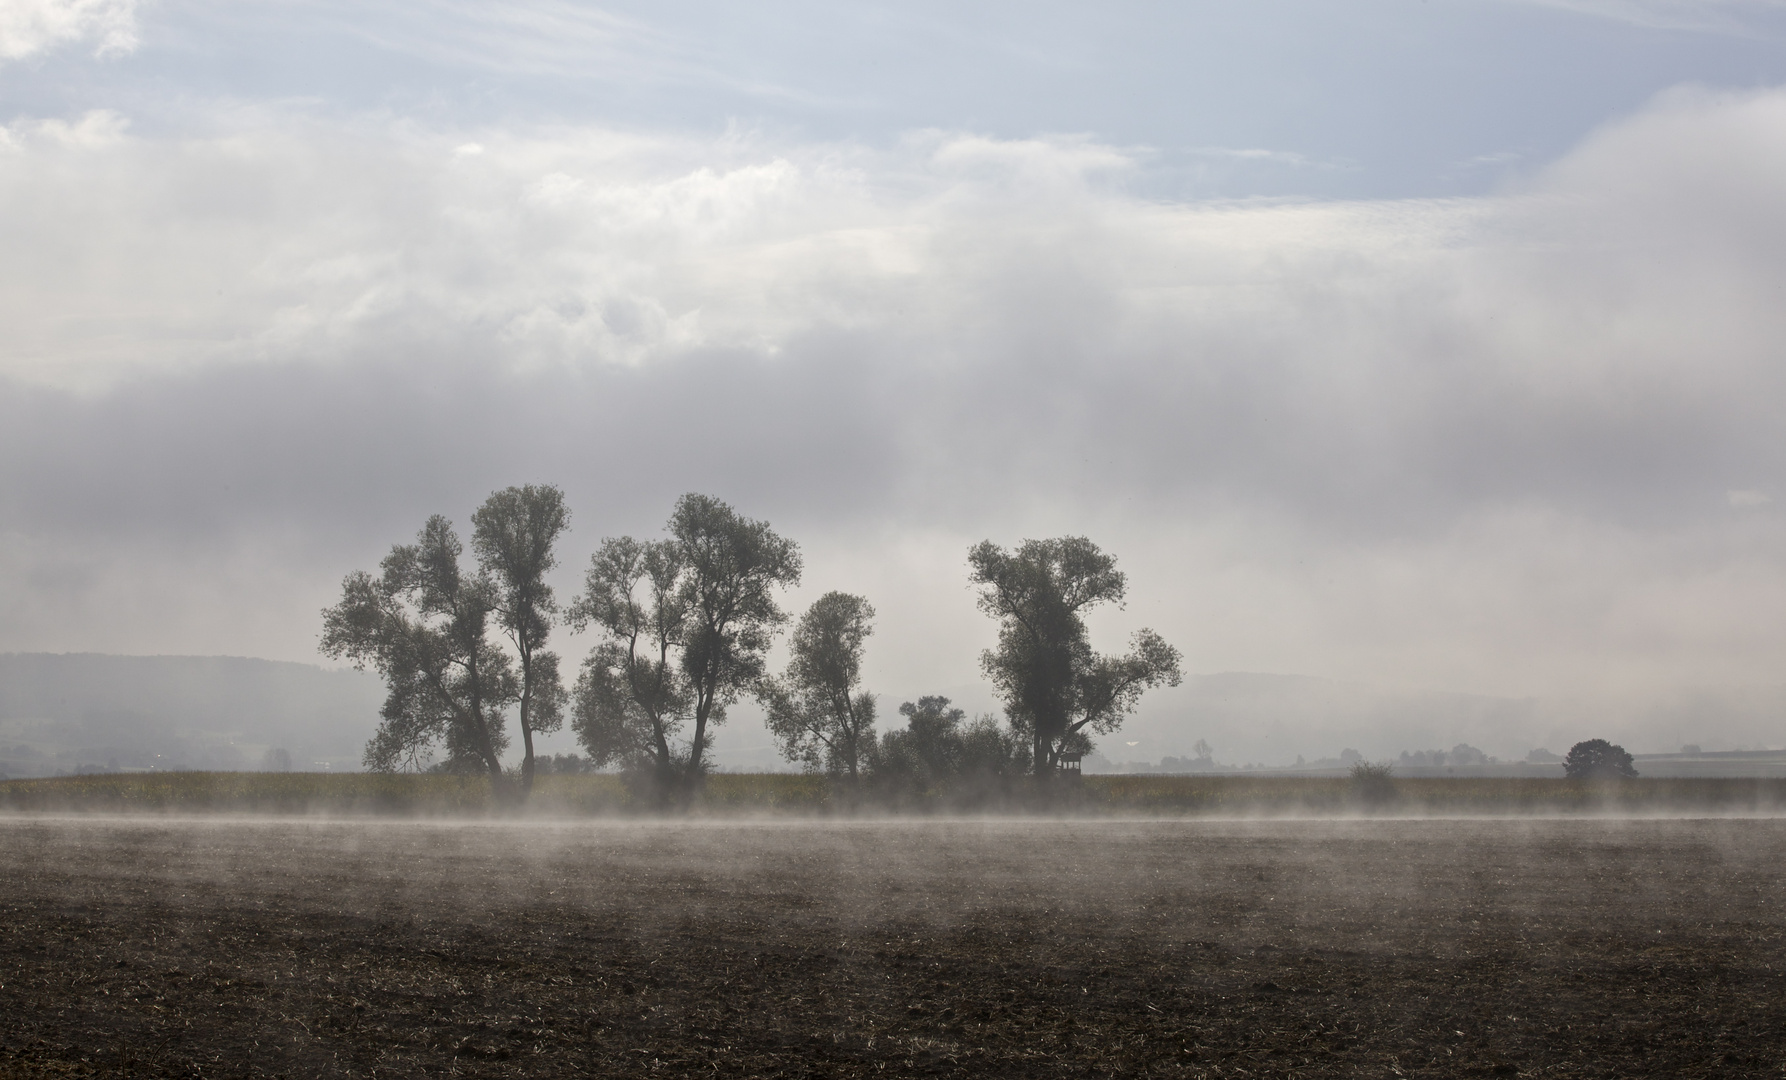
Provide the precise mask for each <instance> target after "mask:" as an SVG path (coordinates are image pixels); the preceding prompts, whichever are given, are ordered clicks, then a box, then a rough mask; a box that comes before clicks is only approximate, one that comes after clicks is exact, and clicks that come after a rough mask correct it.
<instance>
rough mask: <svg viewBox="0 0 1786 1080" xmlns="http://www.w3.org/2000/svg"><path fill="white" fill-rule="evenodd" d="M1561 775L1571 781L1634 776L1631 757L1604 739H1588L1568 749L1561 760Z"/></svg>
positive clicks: (1623, 749)
mask: <svg viewBox="0 0 1786 1080" xmlns="http://www.w3.org/2000/svg"><path fill="white" fill-rule="evenodd" d="M1563 775H1565V776H1567V777H1568V778H1569V779H1571V780H1622V779H1624V778H1626V777H1631V776H1636V775H1637V770H1636V769H1634V768H1632V767H1631V755H1630V754H1629V753H1626V751H1625V748H1624V747H1622V746H1615V745H1613V744H1612V743H1609V742H1607V741H1606V740H1605V739H1589V740H1587V741H1586V742H1578V743H1576V744H1575V745H1574V746H1571V747H1570V748H1569V753H1568V754H1567V755H1565V756H1564V758H1563Z"/></svg>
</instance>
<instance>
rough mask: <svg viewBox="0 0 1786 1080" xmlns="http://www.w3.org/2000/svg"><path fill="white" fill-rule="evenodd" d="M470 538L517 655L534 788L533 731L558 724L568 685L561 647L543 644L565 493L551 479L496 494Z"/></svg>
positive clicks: (526, 769)
mask: <svg viewBox="0 0 1786 1080" xmlns="http://www.w3.org/2000/svg"><path fill="white" fill-rule="evenodd" d="M471 524H472V538H471V544H472V548H473V550H474V551H476V552H477V556H478V566H479V569H480V572H481V573H483V574H484V575H485V576H486V577H487V578H488V579H489V582H490V585H491V590H490V591H491V595H492V596H493V597H494V600H495V608H494V614H495V616H496V622H497V625H498V626H499V627H501V629H502V632H503V634H504V635H506V636H507V637H508V640H509V643H510V644H511V645H512V646H513V647H514V650H515V656H516V658H517V659H518V660H519V661H520V663H519V679H520V687H519V691H518V694H517V700H516V704H517V715H516V719H517V721H518V722H519V723H518V726H519V727H520V729H521V742H522V757H521V789H522V791H524V792H525V791H531V790H532V789H533V771H534V757H533V737H534V735H536V734H549V733H551V732H553V731H557V730H558V728H559V727H560V726H561V725H562V724H563V722H564V697H565V694H564V685H563V683H562V682H561V681H560V680H559V675H558V655H557V654H556V653H550V652H546V651H545V648H544V646H545V643H546V639H547V638H548V637H550V636H551V633H552V625H553V623H555V622H556V621H557V616H558V604H557V602H556V600H555V598H554V596H553V594H552V586H550V585H548V584H546V574H548V573H549V572H551V570H552V569H553V568H554V567H556V566H557V565H558V557H557V555H556V554H554V553H553V551H552V548H553V545H555V544H556V543H557V542H558V537H559V536H560V535H562V534H563V533H564V531H565V529H567V528H569V527H570V511H569V509H567V508H566V507H565V505H564V493H563V492H562V491H560V490H558V489H557V488H555V487H552V486H551V485H549V484H547V485H534V484H528V485H527V486H525V487H509V488H504V489H503V490H501V491H498V492H495V493H493V494H491V496H490V497H489V498H488V499H486V500H485V501H484V505H483V506H480V507H478V509H477V512H476V513H474V514H472V515H471Z"/></svg>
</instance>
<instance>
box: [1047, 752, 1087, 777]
mask: <svg viewBox="0 0 1786 1080" xmlns="http://www.w3.org/2000/svg"><path fill="white" fill-rule="evenodd" d="M1082 756H1083V755H1081V754H1062V755H1060V756H1059V757H1057V758H1055V759H1054V775H1055V776H1056V777H1058V778H1059V779H1062V780H1078V779H1080V778H1081V777H1083V776H1084V775H1085V774H1084V773H1083V772H1081V771H1080V768H1079V766H1080V761H1079V759H1080V758H1081V757H1082Z"/></svg>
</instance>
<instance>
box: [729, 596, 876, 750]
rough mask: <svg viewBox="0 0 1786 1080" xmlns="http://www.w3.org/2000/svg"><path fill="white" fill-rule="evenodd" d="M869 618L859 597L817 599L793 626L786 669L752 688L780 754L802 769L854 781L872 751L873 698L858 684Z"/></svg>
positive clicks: (865, 603) (870, 611) (870, 613)
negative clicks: (779, 748) (800, 765)
mask: <svg viewBox="0 0 1786 1080" xmlns="http://www.w3.org/2000/svg"><path fill="white" fill-rule="evenodd" d="M873 619H874V608H873V607H872V606H871V605H870V604H869V603H868V601H867V600H865V599H863V598H862V597H860V596H851V595H850V594H848V593H841V592H829V593H826V594H825V595H824V596H821V597H819V598H818V599H817V600H816V601H814V602H813V605H812V607H810V608H808V609H807V612H806V614H805V615H803V616H801V618H800V622H799V624H798V625H797V626H796V627H795V628H794V634H793V639H792V641H791V643H790V645H791V651H792V658H791V659H790V661H789V662H788V670H787V674H786V675H784V676H783V677H782V678H780V679H774V678H768V679H764V680H763V681H762V684H761V686H760V687H759V688H758V691H757V696H758V699H759V700H760V701H761V702H762V703H763V709H764V712H765V713H766V719H767V723H768V727H769V730H770V732H771V733H772V734H774V736H775V737H776V740H777V741H778V742H780V743H781V751H782V756H783V757H785V758H787V759H788V760H789V761H794V762H799V763H800V764H802V765H804V766H805V767H806V769H807V771H808V772H826V773H830V774H831V775H833V776H845V777H848V778H849V779H850V780H851V781H855V780H857V779H858V778H859V777H860V775H861V768H862V764H863V760H864V759H865V758H866V757H867V756H868V755H869V753H870V752H871V751H872V749H873V741H874V713H875V698H874V695H873V694H871V693H868V692H867V691H865V690H861V689H859V686H860V683H861V680H862V651H863V646H864V645H865V643H866V642H867V640H868V637H869V635H871V634H873V633H874V623H873Z"/></svg>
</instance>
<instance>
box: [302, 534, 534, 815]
mask: <svg viewBox="0 0 1786 1080" xmlns="http://www.w3.org/2000/svg"><path fill="white" fill-rule="evenodd" d="M463 550H464V549H463V545H461V544H460V542H459V537H458V535H457V534H456V533H455V532H454V531H453V526H452V523H451V522H449V521H448V520H447V519H446V518H445V517H442V516H440V515H438V514H437V515H435V516H434V517H431V518H429V519H428V522H427V524H426V525H424V526H422V530H421V532H420V533H419V534H417V536H416V542H415V543H413V544H400V545H397V546H395V547H393V548H392V549H391V553H390V554H389V555H387V556H385V558H384V561H383V562H382V563H381V564H380V570H381V573H380V575H379V576H378V577H373V576H372V575H371V574H368V573H366V572H365V571H356V572H354V573H352V574H349V575H348V576H347V579H346V580H345V581H343V582H342V587H341V593H342V595H341V602H340V603H338V604H336V605H335V606H334V607H331V608H328V609H326V610H325V611H324V612H323V635H322V651H323V653H324V654H326V655H328V656H331V657H335V658H337V659H340V658H345V659H348V660H350V661H352V662H353V664H354V666H355V667H359V668H364V667H365V666H366V665H368V664H370V665H372V666H373V667H374V668H375V669H377V671H378V672H379V673H380V674H381V675H383V676H384V679H385V684H386V686H387V687H388V688H389V694H388V696H387V697H386V699H385V703H384V707H383V708H382V709H381V710H380V717H381V723H380V724H379V728H378V731H377V733H376V734H375V735H373V737H372V740H371V742H369V743H368V744H367V746H366V754H365V763H366V767H367V768H369V769H373V770H375V771H386V772H389V771H395V770H398V769H402V768H406V767H407V768H412V769H414V768H420V767H421V766H422V765H423V764H424V763H425V761H426V759H427V758H428V756H429V755H430V754H431V753H432V750H433V748H434V747H435V746H437V745H439V744H442V743H444V744H445V748H446V753H447V762H448V764H449V765H451V766H453V767H457V768H472V769H480V770H482V771H484V772H487V773H488V774H489V776H490V779H491V782H492V783H493V784H495V785H496V786H497V787H498V789H499V790H501V789H502V788H503V787H504V785H503V772H502V752H503V751H504V750H505V749H506V748H507V747H508V736H507V734H506V733H505V731H504V716H503V711H504V710H505V709H506V708H507V707H508V706H509V705H511V704H513V703H514V702H515V701H516V700H517V699H518V697H519V695H520V688H519V682H518V680H517V679H516V677H515V670H514V664H513V663H512V662H511V660H510V658H509V656H508V654H507V653H505V652H503V651H502V650H501V649H500V648H498V647H497V646H496V645H495V644H494V643H493V642H491V641H490V639H489V634H488V626H489V621H490V616H491V613H492V612H493V611H495V610H496V608H497V606H498V604H499V597H498V596H497V591H496V589H495V587H494V586H493V585H492V583H491V582H490V581H489V579H488V578H485V577H482V576H479V575H467V574H465V573H463V572H462V570H461V568H460V566H459V557H460V555H461V554H463Z"/></svg>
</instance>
